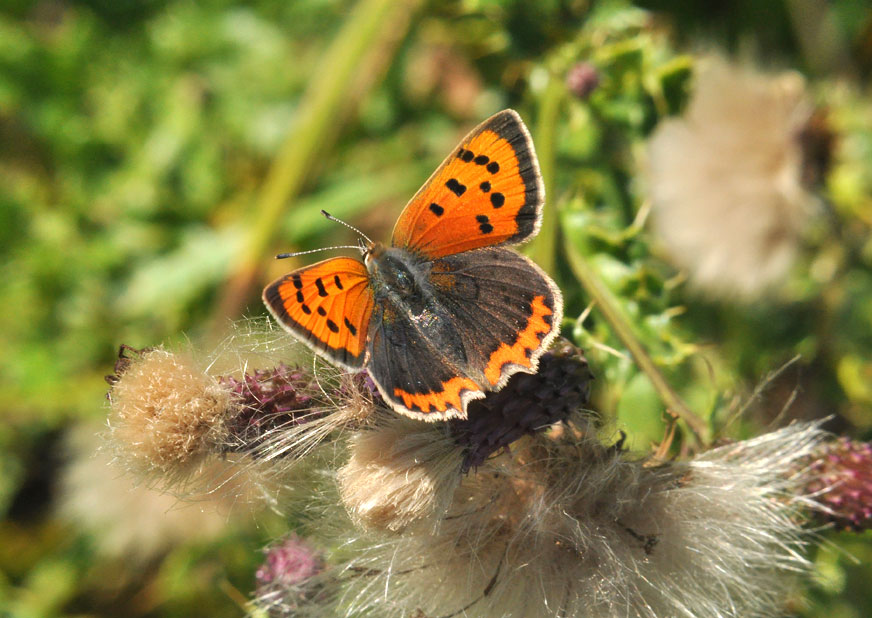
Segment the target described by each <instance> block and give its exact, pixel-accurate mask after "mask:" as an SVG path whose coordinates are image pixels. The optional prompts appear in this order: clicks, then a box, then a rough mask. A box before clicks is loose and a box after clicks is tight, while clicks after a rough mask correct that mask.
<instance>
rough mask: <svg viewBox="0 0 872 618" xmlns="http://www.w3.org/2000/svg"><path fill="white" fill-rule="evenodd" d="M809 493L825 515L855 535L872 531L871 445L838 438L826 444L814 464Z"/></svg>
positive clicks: (812, 465)
mask: <svg viewBox="0 0 872 618" xmlns="http://www.w3.org/2000/svg"><path fill="white" fill-rule="evenodd" d="M811 468H812V472H813V477H814V480H813V481H812V482H811V484H810V485H809V491H810V492H812V493H814V494H819V495H818V496H817V501H818V502H819V503H820V504H821V505H822V506H823V507H824V508H825V512H824V513H823V514H822V516H823V517H824V518H825V519H826V520H828V521H831V522H833V523H835V524H837V525H839V526H842V527H844V528H847V529H849V530H854V531H856V532H859V531H862V530H868V529H870V528H872V443H869V442H855V441H853V440H849V439H848V438H839V439H838V440H835V441H833V442H830V443H828V444H825V445H824V446H823V447H822V449H821V452H820V453H819V454H818V456H817V457H816V458H815V459H814V461H813V462H812V464H811Z"/></svg>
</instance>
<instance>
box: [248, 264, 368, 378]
mask: <svg viewBox="0 0 872 618" xmlns="http://www.w3.org/2000/svg"><path fill="white" fill-rule="evenodd" d="M263 301H264V303H265V304H266V306H267V309H269V311H270V313H272V314H273V316H274V317H275V318H276V320H278V322H279V324H281V325H282V326H283V327H284V328H285V329H287V330H288V331H290V332H291V333H293V334H294V335H296V336H297V337H298V338H299V339H301V340H302V341H303V342H305V343H306V344H307V345H308V346H309V347H311V348H312V349H313V350H314V351H315V352H317V353H318V354H320V355H322V356H324V357H326V358H328V359H330V360H331V361H333V362H335V363H337V364H339V365H341V366H343V367H346V368H349V369H356V368H359V367H362V366H363V364H364V362H365V359H366V340H367V334H368V330H369V323H370V320H371V317H372V307H373V295H372V288H371V287H370V285H369V275H368V273H367V271H366V267H365V266H364V265H363V264H362V263H361V262H359V261H358V260H355V259H352V258H347V257H340V258H332V259H329V260H324V261H323V262H318V263H317V264H313V265H312V266H306V267H304V268H301V269H299V270H295V271H294V272H292V273H289V274H287V275H285V276H284V277H282V278H281V279H278V280H277V281H274V282H273V283H271V284H270V285H268V286H267V287H266V289H264V291H263Z"/></svg>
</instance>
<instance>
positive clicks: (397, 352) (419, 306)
mask: <svg viewBox="0 0 872 618" xmlns="http://www.w3.org/2000/svg"><path fill="white" fill-rule="evenodd" d="M544 197H545V196H544V189H543V186H542V177H541V175H540V173H539V163H538V161H537V160H536V153H535V151H534V149H533V142H532V140H531V138H530V133H529V131H528V130H527V127H525V126H524V123H523V121H522V120H521V117H520V116H519V115H518V114H517V112H515V111H513V110H504V111H502V112H499V113H498V114H496V115H494V116H492V117H491V118H489V119H488V120H486V121H485V122H483V123H482V124H480V125H479V126H478V127H476V128H475V129H473V130H472V132H471V133H469V135H467V136H466V137H465V138H463V141H462V142H461V143H460V145H459V146H458V148H457V149H456V150H455V151H454V152H452V153H451V154H450V155H449V156H448V158H447V159H445V161H443V163H442V165H440V166H439V168H438V169H437V170H436V171H435V172H434V173H433V175H432V176H431V177H430V179H429V180H428V181H427V182H426V183H424V186H423V187H421V189H420V190H419V191H418V193H416V194H415V196H414V197H413V198H412V200H411V201H410V202H409V203H408V204H407V205H406V208H405V209H404V210H403V212H402V214H401V215H400V218H399V220H398V221H397V223H396V226H395V227H394V232H393V240H392V242H391V246H385V245H383V244H381V243H377V242H369V243H367V245H366V246H362V247H361V251H362V253H363V261H360V260H357V259H353V258H349V257H337V258H332V259H328V260H324V261H323V262H318V263H317V264H313V265H311V266H305V267H303V268H300V269H298V270H295V271H293V272H291V273H289V274H287V275H285V276H284V277H282V278H281V279H279V280H278V281H275V282H273V283H271V284H270V285H268V286H267V287H266V289H265V290H264V291H263V300H264V302H265V303H266V306H267V308H268V309H269V311H270V313H272V315H273V316H274V317H275V318H276V319H277V320H278V321H279V323H281V325H282V326H283V327H284V328H285V329H287V330H288V331H290V332H291V333H293V334H294V335H296V336H297V337H298V338H300V339H301V340H302V341H303V342H305V343H306V344H308V345H309V347H311V348H312V349H313V350H314V351H315V352H316V353H317V354H320V355H321V356H324V357H326V358H327V359H329V360H330V361H332V362H334V363H336V364H337V365H339V366H341V367H345V368H347V369H351V370H354V369H361V368H366V369H367V371H368V372H369V374H370V376H371V377H372V379H373V381H374V382H375V384H376V386H377V387H378V390H379V392H380V393H381V394H382V396H383V397H384V399H385V401H387V402H388V403H389V404H390V405H391V407H393V408H394V409H395V410H396V411H397V412H400V413H402V414H405V415H407V416H411V417H413V418H416V419H423V420H427V421H434V420H443V419H448V418H466V406H467V404H468V403H469V402H470V401H471V400H473V399H478V398H481V397H484V396H485V394H486V392H487V391H496V390H499V389H500V388H502V387H503V386H504V385H505V384H506V382H507V381H508V379H509V377H510V376H512V375H513V374H515V373H517V372H519V371H524V372H528V373H533V372H535V371H536V367H537V365H538V359H539V357H540V356H541V355H542V353H543V352H544V351H545V350H546V349H547V347H548V346H549V344H550V343H551V341H552V340H553V339H554V337H555V336H556V335H557V332H558V329H559V328H560V320H561V318H562V315H563V299H562V297H561V294H560V290H559V289H558V288H557V286H556V285H555V284H554V282H553V281H552V280H551V279H550V278H549V277H548V275H546V274H545V272H544V271H543V270H542V269H540V268H539V267H538V266H537V265H536V264H534V263H533V262H531V261H530V260H529V259H527V258H526V257H524V256H522V255H520V254H518V253H515V252H514V251H511V250H509V249H504V248H502V247H503V245H513V244H518V243H521V242H524V241H526V240H528V239H530V238H532V237H533V236H535V235H536V233H537V232H538V231H539V224H540V222H541V220H542V205H543V202H544Z"/></svg>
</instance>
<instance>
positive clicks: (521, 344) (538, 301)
mask: <svg viewBox="0 0 872 618" xmlns="http://www.w3.org/2000/svg"><path fill="white" fill-rule="evenodd" d="M531 308H532V315H531V316H530V319H529V320H528V321H527V326H526V328H524V330H522V331H521V332H520V333H518V338H517V339H516V340H515V342H514V343H513V344H507V343H504V344H502V345H501V346H500V347H499V348H498V349H497V350H496V352H494V353H493V354H491V356H490V359H489V360H488V364H487V366H486V367H485V370H484V376H485V378H486V379H487V381H488V382H489V383H490V384H491V385H492V386H496V385H497V384H499V382H500V380H501V379H502V378H503V375H504V367H505V366H506V365H507V364H513V365H519V366H521V367H526V368H530V367H532V361H531V355H532V353H533V352H534V351H535V350H536V349H537V348H539V347H540V346H541V345H542V337H544V336H545V335H547V334H548V333H550V332H551V329H552V323H551V322H552V320H551V319H550V318H551V317H552V316H553V314H554V312H553V311H552V310H551V309H549V308H548V307H547V306H546V305H545V297H544V296H537V297H535V298H534V299H533V303H532V306H531Z"/></svg>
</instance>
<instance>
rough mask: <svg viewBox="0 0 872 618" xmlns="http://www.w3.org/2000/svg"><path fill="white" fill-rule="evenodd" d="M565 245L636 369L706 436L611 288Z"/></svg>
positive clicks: (669, 406)
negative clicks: (639, 336) (656, 363)
mask: <svg viewBox="0 0 872 618" xmlns="http://www.w3.org/2000/svg"><path fill="white" fill-rule="evenodd" d="M564 248H565V250H566V256H567V258H568V260H569V266H570V268H571V269H572V272H573V273H574V274H575V276H576V277H577V278H578V280H579V281H580V282H581V285H582V287H584V289H585V291H586V292H587V293H588V294H589V295H590V297H591V299H593V301H594V303H595V304H596V306H597V307H598V308H599V310H600V312H601V313H602V314H603V316H604V317H605V319H606V321H607V322H608V323H609V324H610V325H611V327H612V329H613V330H614V332H615V334H616V335H617V336H618V338H619V339H620V340H621V342H622V343H623V344H624V345H625V346H626V347H627V349H628V350H629V351H630V354H631V355H632V356H633V360H635V361H636V364H637V365H638V367H639V369H641V370H642V372H643V373H644V374H645V375H646V376H648V379H649V380H650V381H651V384H652V385H653V386H654V389H655V390H656V391H657V394H658V395H659V396H660V399H661V400H662V401H663V403H664V404H665V405H666V408H667V409H668V410H670V411H671V412H673V413H674V414H676V415H677V416H678V417H679V418H680V419H682V420H683V421H684V422H685V423H687V425H688V427H690V429H691V430H692V431H693V432H694V434H696V437H697V439H699V440H704V439H706V438H707V437H708V425H707V424H706V422H705V421H704V420H703V419H701V418H700V417H698V416H697V415H696V414H694V413H693V412H692V411H691V409H690V408H689V407H687V404H685V403H684V401H683V400H682V399H681V397H680V396H679V394H678V393H677V392H675V390H674V389H673V388H672V387H671V386H670V385H669V383H668V382H667V381H666V378H665V377H664V376H663V374H662V373H661V372H660V370H659V369H658V368H657V365H655V364H654V361H653V360H652V359H651V357H650V356H649V355H648V351H647V350H646V349H645V347H644V346H643V345H642V342H641V341H639V338H638V337H636V334H635V333H634V332H633V327H632V326H631V324H630V320H629V319H627V317H626V316H625V315H624V313H623V311H622V310H621V307H620V304H619V303H618V300H617V299H616V298H615V297H614V295H613V294H612V291H611V290H610V289H609V288H608V287H607V286H606V284H605V283H604V282H603V281H602V280H601V279H600V278H599V276H598V275H597V274H596V273H595V272H594V270H593V269H592V268H591V267H590V265H589V264H588V263H587V261H586V260H585V259H584V258H583V257H582V256H581V254H580V253H579V252H578V250H577V249H576V248H575V247H574V246H573V244H572V243H571V242H566V243H565V245H564Z"/></svg>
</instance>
